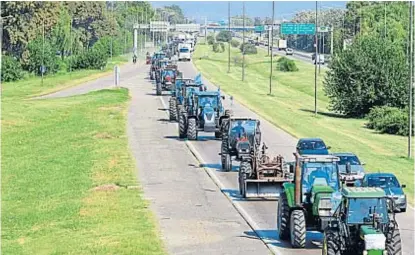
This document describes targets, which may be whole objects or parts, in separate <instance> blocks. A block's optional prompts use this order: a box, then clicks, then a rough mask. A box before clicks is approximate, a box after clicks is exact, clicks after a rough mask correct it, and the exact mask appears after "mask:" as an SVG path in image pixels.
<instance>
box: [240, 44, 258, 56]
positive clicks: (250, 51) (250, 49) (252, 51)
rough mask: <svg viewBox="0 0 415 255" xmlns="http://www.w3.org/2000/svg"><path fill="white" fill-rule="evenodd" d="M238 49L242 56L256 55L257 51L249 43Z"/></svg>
mask: <svg viewBox="0 0 415 255" xmlns="http://www.w3.org/2000/svg"><path fill="white" fill-rule="evenodd" d="M239 49H240V50H241V52H242V54H245V55H249V54H257V49H256V47H255V45H252V44H250V43H243V44H241V46H240V47H239Z"/></svg>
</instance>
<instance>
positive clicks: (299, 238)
mask: <svg viewBox="0 0 415 255" xmlns="http://www.w3.org/2000/svg"><path fill="white" fill-rule="evenodd" d="M290 235H291V236H290V237H291V246H292V247H293V248H304V247H305V236H306V223H305V216H304V211H303V210H294V211H292V212H291V217H290Z"/></svg>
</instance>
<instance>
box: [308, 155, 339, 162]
mask: <svg viewBox="0 0 415 255" xmlns="http://www.w3.org/2000/svg"><path fill="white" fill-rule="evenodd" d="M300 159H301V161H303V162H337V161H340V159H339V158H338V157H336V156H333V155H301V156H300Z"/></svg>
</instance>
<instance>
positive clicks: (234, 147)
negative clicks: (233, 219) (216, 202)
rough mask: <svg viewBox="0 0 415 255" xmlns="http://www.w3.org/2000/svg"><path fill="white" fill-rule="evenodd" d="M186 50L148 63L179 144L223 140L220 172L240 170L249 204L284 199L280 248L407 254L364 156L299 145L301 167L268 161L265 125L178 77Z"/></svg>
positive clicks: (391, 203)
mask: <svg viewBox="0 0 415 255" xmlns="http://www.w3.org/2000/svg"><path fill="white" fill-rule="evenodd" d="M182 42H183V40H182V39H180V38H176V40H174V41H172V42H170V43H169V44H168V45H166V46H165V47H163V49H164V51H160V52H156V53H154V55H153V56H152V57H149V58H148V59H147V63H148V64H151V67H150V73H149V76H150V79H151V80H155V84H156V94H157V95H162V94H163V91H167V92H169V95H170V98H169V119H170V120H171V121H177V122H178V135H179V137H180V138H187V139H188V140H197V139H198V134H199V132H208V133H213V134H214V136H215V138H216V139H220V140H221V147H220V152H219V153H218V154H219V155H220V161H221V168H222V170H223V171H224V172H229V171H231V170H232V169H233V164H235V163H237V164H238V165H239V168H237V171H238V177H237V178H238V184H239V193H240V196H241V197H242V198H245V199H253V198H254V199H263V200H267V199H278V208H276V212H275V213H276V217H277V230H276V231H277V232H278V236H279V239H280V240H283V241H286V242H288V243H289V244H290V246H291V247H292V248H305V247H306V244H307V240H306V239H307V231H318V232H320V233H322V234H323V240H322V254H329V255H341V254H362V255H385V254H388V255H396V254H401V239H400V234H399V227H398V224H397V222H396V220H395V212H396V211H399V209H397V206H396V201H395V200H394V199H393V197H392V198H391V196H388V195H387V194H386V193H385V191H384V189H382V188H384V187H383V186H380V187H376V186H373V185H365V183H367V182H368V181H366V182H363V183H362V181H361V180H362V179H363V176H364V172H363V167H362V165H363V164H361V163H360V161H359V160H358V159H357V156H355V155H354V154H352V153H335V154H330V153H329V151H328V149H330V147H326V145H325V144H324V142H323V141H322V140H321V139H319V138H302V139H300V140H299V142H298V144H297V147H296V151H295V152H294V153H293V155H294V158H295V160H294V162H288V161H287V160H286V159H285V158H284V157H283V156H281V155H270V154H268V153H267V149H268V147H267V146H266V145H265V143H263V141H262V136H261V128H260V121H259V120H258V119H253V118H247V117H235V116H233V113H232V111H231V110H230V109H225V106H224V104H223V102H224V101H223V100H225V97H224V96H223V95H222V94H221V93H220V90H217V91H213V90H207V87H206V86H205V85H204V84H203V82H202V80H201V76H200V74H199V75H198V76H196V77H194V78H185V77H183V74H182V73H180V72H179V69H178V66H177V63H176V61H175V59H174V57H175V56H176V55H177V54H179V53H180V49H179V45H180V44H181V43H182ZM195 43H196V42H195V41H194V42H193V45H195ZM339 169H340V170H339ZM402 186H403V187H404V185H402ZM405 201H406V200H405ZM405 209H406V204H405Z"/></svg>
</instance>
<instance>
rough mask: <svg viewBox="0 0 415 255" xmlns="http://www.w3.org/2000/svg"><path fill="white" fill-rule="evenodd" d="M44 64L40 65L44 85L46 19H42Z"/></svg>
mask: <svg viewBox="0 0 415 255" xmlns="http://www.w3.org/2000/svg"><path fill="white" fill-rule="evenodd" d="M42 38H43V40H42V66H41V67H40V72H41V74H42V85H43V73H44V72H45V69H46V68H45V66H44V65H45V61H44V59H45V20H44V19H42Z"/></svg>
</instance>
